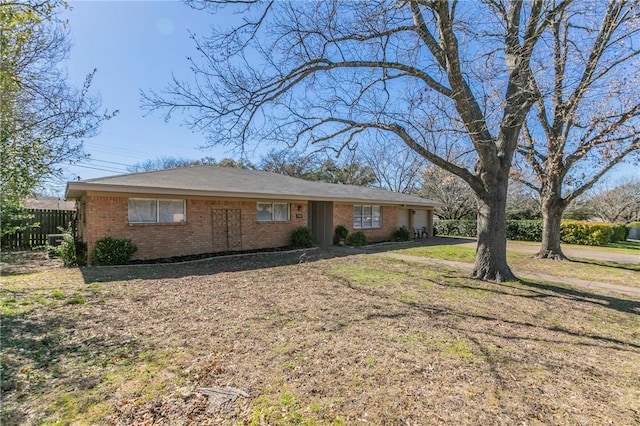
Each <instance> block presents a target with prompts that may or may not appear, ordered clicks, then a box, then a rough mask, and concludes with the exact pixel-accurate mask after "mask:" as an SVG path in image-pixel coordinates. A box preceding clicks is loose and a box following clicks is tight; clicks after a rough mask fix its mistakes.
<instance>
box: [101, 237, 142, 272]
mask: <svg viewBox="0 0 640 426" xmlns="http://www.w3.org/2000/svg"><path fill="white" fill-rule="evenodd" d="M136 250H138V248H137V247H136V245H135V244H134V243H133V241H131V240H127V239H117V238H111V237H104V238H102V239H100V240H98V241H96V246H95V247H94V248H93V251H92V252H91V257H92V259H93V262H95V263H96V264H98V265H122V264H125V263H127V262H129V261H130V260H131V256H133V253H135V252H136Z"/></svg>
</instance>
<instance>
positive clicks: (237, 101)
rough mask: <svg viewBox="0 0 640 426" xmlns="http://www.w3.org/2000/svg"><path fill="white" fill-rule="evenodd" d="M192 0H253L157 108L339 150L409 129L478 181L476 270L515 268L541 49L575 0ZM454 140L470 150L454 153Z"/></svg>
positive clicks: (250, 133)
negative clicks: (515, 212) (513, 239)
mask: <svg viewBox="0 0 640 426" xmlns="http://www.w3.org/2000/svg"><path fill="white" fill-rule="evenodd" d="M192 3H193V4H195V5H196V6H197V7H201V8H204V9H209V10H210V11H213V12H215V11H217V9H218V8H219V7H221V6H224V3H229V4H231V5H235V6H236V7H241V8H244V9H243V10H242V12H243V13H242V17H241V19H242V23H241V24H240V25H238V26H236V27H235V28H232V29H230V30H228V31H225V30H222V31H218V30H214V32H213V34H212V35H211V36H210V37H207V38H206V39H200V40H197V41H196V42H197V47H198V49H199V52H200V54H201V57H200V58H197V59H193V60H192V64H191V65H192V68H193V70H194V73H195V74H194V79H195V80H194V81H193V82H191V83H189V82H186V81H182V80H180V79H178V78H176V77H175V76H174V78H173V81H172V83H171V84H170V86H169V87H168V88H167V89H166V90H164V91H162V92H159V93H158V92H154V91H151V92H148V93H146V94H144V93H143V99H145V101H144V102H143V105H144V106H145V107H146V108H148V109H150V110H155V109H163V110H164V111H165V113H166V117H170V116H171V115H172V114H173V113H174V112H176V111H180V112H186V113H187V114H186V117H187V118H186V121H187V123H188V124H189V125H191V126H192V127H193V128H194V129H197V130H200V131H203V132H205V133H206V134H207V135H208V138H209V139H208V140H209V142H210V143H211V144H212V145H218V144H225V143H229V141H233V142H236V143H237V144H239V145H244V144H246V143H252V142H253V143H262V142H268V141H278V142H280V143H282V141H286V142H288V143H290V144H292V143H303V144H306V143H312V144H316V145H321V146H324V147H327V148H331V149H335V150H336V151H337V152H340V151H342V150H343V149H351V148H354V147H355V144H356V139H357V138H371V139H374V138H376V137H381V139H387V140H395V141H400V142H402V143H404V144H405V145H406V146H407V147H409V148H411V149H413V150H414V151H415V152H416V153H417V154H419V155H420V156H422V157H423V158H425V159H426V160H428V161H430V162H431V163H433V164H435V165H436V166H438V167H441V168H443V169H445V170H447V171H448V172H450V173H453V174H455V175H457V176H459V177H460V178H462V179H463V180H464V181H465V182H467V184H468V185H469V186H470V187H471V188H472V190H473V191H474V193H475V194H476V196H477V198H478V249H477V255H476V263H475V267H474V270H473V272H472V276H473V277H476V278H478V279H487V280H496V281H503V280H510V279H514V278H515V277H514V275H513V273H512V271H511V269H510V268H509V266H508V265H507V260H506V232H505V204H506V198H507V186H508V180H509V170H510V168H511V163H512V159H513V155H514V151H515V149H516V146H517V143H518V139H519V136H520V132H521V129H522V125H523V123H524V120H525V118H526V116H527V114H528V113H529V111H530V109H531V107H532V105H533V104H534V103H535V102H536V100H537V96H538V94H537V93H536V92H535V87H534V86H533V85H532V83H533V81H534V78H533V72H534V69H533V67H532V62H531V59H532V55H533V53H534V51H535V50H536V48H537V46H538V45H539V44H540V42H544V41H546V40H543V35H544V34H545V33H546V32H548V29H549V26H550V24H551V23H552V22H555V21H556V20H557V17H558V16H559V14H560V13H561V12H562V10H563V9H564V8H565V7H566V6H567V4H568V3H570V0H564V1H562V0H533V1H531V2H522V1H520V0H502V1H499V0H495V1H485V2H482V3H479V2H458V1H451V2H447V1H444V0H435V1H424V0H400V1H392V0H377V1H370V0H367V1H339V0H327V1H320V2H315V3H310V2H283V1H282V2H281V1H268V2H254V1H251V0H248V1H242V2H237V1H228V2H225V1H210V2H192ZM238 5H240V6H238ZM433 134H439V135H442V136H443V137H442V138H441V139H439V141H440V142H441V143H442V144H444V145H442V144H440V143H439V144H434V143H433V141H434V140H438V139H435V138H433V137H432V135H433ZM382 135H384V137H382ZM452 146H457V147H460V148H462V149H461V150H460V151H461V152H465V153H466V154H465V155H466V158H464V159H461V160H462V161H460V162H457V161H451V160H448V159H447V151H448V150H449V149H450V148H451V147H452ZM469 159H473V160H474V161H475V166H474V167H471V168H470V167H467V166H465V163H468V162H469Z"/></svg>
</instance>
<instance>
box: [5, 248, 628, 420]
mask: <svg viewBox="0 0 640 426" xmlns="http://www.w3.org/2000/svg"><path fill="white" fill-rule="evenodd" d="M301 260H305V262H303V263H300V262H301ZM1 282H2V289H1V290H0V300H1V301H2V303H1V304H0V305H1V306H0V312H1V314H2V326H3V332H2V351H3V353H2V360H1V361H0V367H1V370H0V371H1V374H2V377H1V378H2V417H1V419H0V423H2V424H3V425H5V424H6V425H11V424H70V423H74V424H80V425H82V424H113V425H129V424H152V423H156V424H236V425H265V424H275V425H289V424H298V425H347V424H348V425H351V424H359V423H371V424H402V423H406V424H496V423H498V424H525V423H526V424H559V425H560V424H610V423H611V424H632V423H634V422H636V421H637V419H638V418H639V416H640V376H638V374H637V366H638V365H640V301H638V300H632V299H628V298H624V297H619V296H615V295H613V296H611V295H605V294H599V293H593V292H588V291H580V290H575V289H570V288H567V287H564V286H558V285H555V284H553V283H545V282H527V283H509V284H506V285H498V284H493V283H485V282H480V281H476V280H471V279H468V278H466V277H465V276H464V274H461V273H459V272H458V271H455V270H453V269H451V268H440V267H438V266H433V265H419V264H412V263H406V262H402V261H398V260H393V259H388V258H383V257H380V256H369V255H357V256H347V257H336V258H332V257H331V255H329V254H325V253H322V252H318V253H316V254H314V255H313V256H306V257H304V258H301V257H300V256H299V255H286V254H282V255H278V256H273V257H262V256H251V257H247V258H235V259H226V260H225V259H215V260H212V261H209V262H202V263H196V264H185V265H162V266H161V265H156V266H153V267H147V266H136V267H118V268H116V267H114V268H91V269H83V270H79V269H64V268H53V269H50V270H47V271H44V272H43V271H41V270H39V269H37V268H36V269H35V270H34V271H32V272H29V271H28V268H23V269H22V270H21V272H20V273H19V274H18V275H11V276H6V277H2V278H1ZM56 290H57V292H56ZM58 292H59V293H60V294H61V295H62V297H56V296H55V294H58ZM80 298H82V300H83V303H72V302H71V301H74V300H80ZM612 360H615V362H611V361H612ZM214 386H232V387H236V388H240V389H243V390H245V391H247V392H248V393H249V394H250V395H251V397H250V398H249V399H240V400H238V401H237V403H236V404H235V405H233V406H232V407H230V410H228V411H213V412H208V411H207V406H208V403H207V400H206V397H205V396H204V395H202V394H200V393H199V392H198V391H197V389H198V388H199V387H214Z"/></svg>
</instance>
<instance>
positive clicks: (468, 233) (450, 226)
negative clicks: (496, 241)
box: [434, 220, 478, 237]
mask: <svg viewBox="0 0 640 426" xmlns="http://www.w3.org/2000/svg"><path fill="white" fill-rule="evenodd" d="M434 228H435V231H436V232H435V234H437V235H454V236H457V237H475V236H476V235H477V234H478V232H477V225H476V221H475V220H439V221H437V222H436V223H435V225H434Z"/></svg>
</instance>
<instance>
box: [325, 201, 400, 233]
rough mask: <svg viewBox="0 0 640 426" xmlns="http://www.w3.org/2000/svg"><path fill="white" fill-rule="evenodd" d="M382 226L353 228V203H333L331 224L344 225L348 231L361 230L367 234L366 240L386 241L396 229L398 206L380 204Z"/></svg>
mask: <svg viewBox="0 0 640 426" xmlns="http://www.w3.org/2000/svg"><path fill="white" fill-rule="evenodd" d="M381 215H382V227H380V228H372V229H354V228H353V204H338V203H333V225H334V227H335V226H337V225H344V227H345V228H347V229H348V230H349V233H352V232H356V231H362V232H364V234H365V235H366V236H367V241H368V242H377V241H388V240H391V239H392V238H393V234H394V233H395V232H396V230H397V229H398V208H397V207H395V206H382V212H381Z"/></svg>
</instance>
